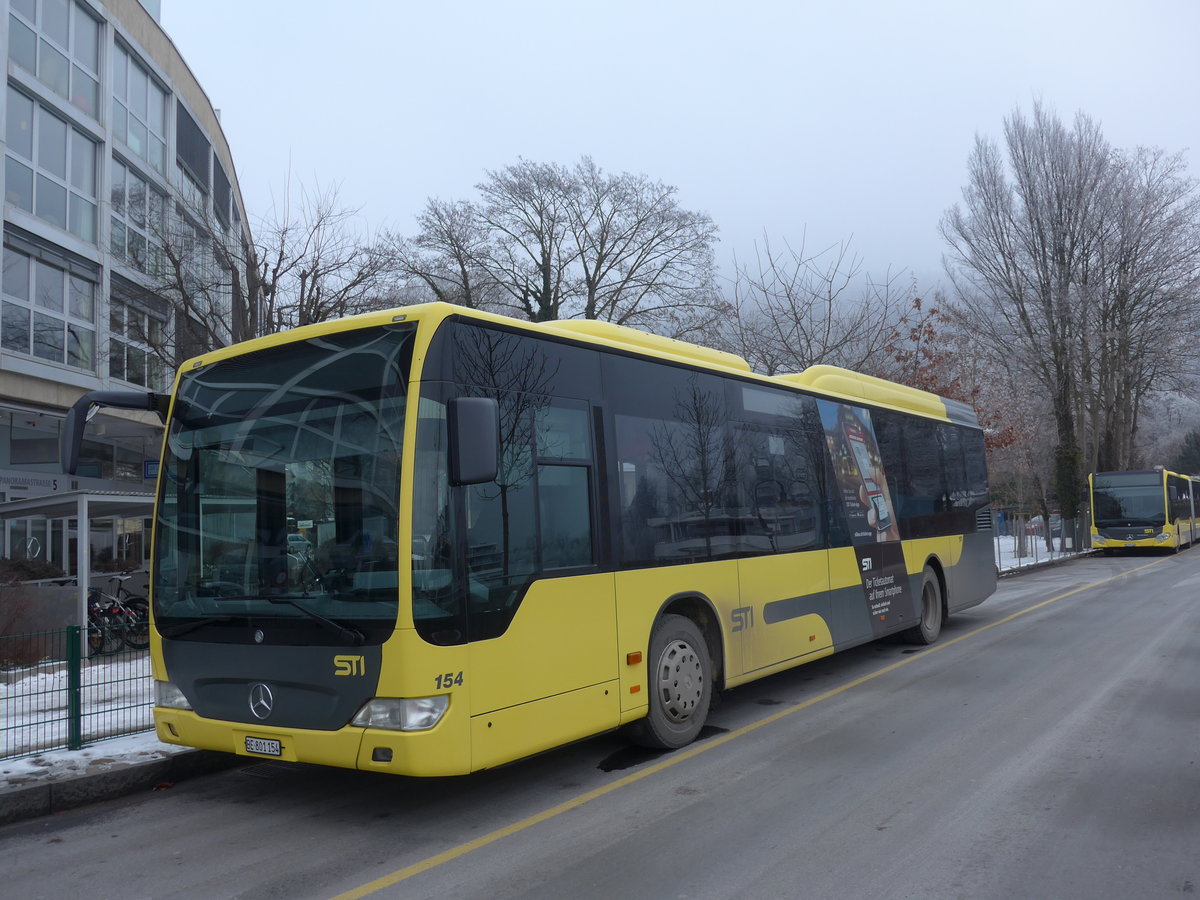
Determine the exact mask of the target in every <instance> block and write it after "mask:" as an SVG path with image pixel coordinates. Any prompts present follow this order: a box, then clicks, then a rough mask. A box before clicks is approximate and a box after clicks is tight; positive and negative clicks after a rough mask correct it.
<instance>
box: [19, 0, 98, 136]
mask: <svg viewBox="0 0 1200 900" xmlns="http://www.w3.org/2000/svg"><path fill="white" fill-rule="evenodd" d="M10 8H11V10H12V12H11V13H10V14H9V17H8V58H9V59H11V60H12V61H13V62H14V63H16V64H17V65H18V66H20V67H21V68H22V69H25V70H26V71H27V72H29V73H30V74H31V75H34V76H36V77H37V79H38V80H39V81H41V82H42V84H44V85H46V87H48V88H49V89H50V90H52V91H53V92H54V93H56V94H58V95H59V96H60V97H63V98H64V99H66V100H68V101H70V102H71V104H72V105H74V106H75V107H77V108H78V109H80V110H82V111H83V112H85V113H87V114H88V115H89V116H91V117H92V118H93V119H98V118H99V117H100V23H99V22H98V21H96V19H95V18H93V17H92V15H91V14H90V13H89V12H88V11H87V8H86V7H84V6H83V5H82V4H79V3H71V2H69V0H21V2H14V3H12V4H10Z"/></svg>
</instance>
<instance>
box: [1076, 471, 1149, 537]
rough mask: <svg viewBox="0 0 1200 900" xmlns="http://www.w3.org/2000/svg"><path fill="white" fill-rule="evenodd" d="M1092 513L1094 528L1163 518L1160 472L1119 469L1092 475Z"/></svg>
mask: <svg viewBox="0 0 1200 900" xmlns="http://www.w3.org/2000/svg"><path fill="white" fill-rule="evenodd" d="M1092 503H1093V504H1094V506H1095V510H1094V512H1093V517H1094V518H1095V522H1096V526H1097V527H1098V528H1104V527H1115V526H1122V525H1124V526H1134V525H1144V526H1147V527H1160V526H1162V525H1163V524H1164V523H1165V522H1166V509H1165V501H1164V499H1163V480H1162V476H1161V475H1159V474H1157V473H1155V472H1120V473H1114V474H1111V475H1095V476H1093V478H1092Z"/></svg>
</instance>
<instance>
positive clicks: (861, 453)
mask: <svg viewBox="0 0 1200 900" xmlns="http://www.w3.org/2000/svg"><path fill="white" fill-rule="evenodd" d="M842 430H843V431H844V433H845V435H846V442H847V443H848V444H849V446H850V452H851V453H853V454H854V461H855V462H856V463H857V464H858V473H859V477H860V478H862V487H863V492H864V493H865V494H866V499H867V505H868V506H870V507H871V509H872V510H874V512H875V529H876V530H877V531H887V530H888V529H889V528H891V527H892V512H891V509H890V508H889V507H888V501H887V495H886V494H885V493H884V490H883V486H882V485H881V484H880V483H879V482H877V481H876V480H875V478H874V473H875V468H876V467H875V465H874V464H873V463H872V461H871V451H870V450H869V449H868V447H867V441H868V439H869V438H868V436H867V433H866V431H865V429H864V428H863V427H862V425H861V424H860V423H859V422H858V421H857V420H853V419H851V420H844V421H843V425H842Z"/></svg>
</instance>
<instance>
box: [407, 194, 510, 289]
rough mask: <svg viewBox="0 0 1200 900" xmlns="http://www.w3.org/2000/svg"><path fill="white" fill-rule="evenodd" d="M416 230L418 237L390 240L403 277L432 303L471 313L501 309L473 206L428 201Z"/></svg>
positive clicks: (487, 249)
mask: <svg viewBox="0 0 1200 900" xmlns="http://www.w3.org/2000/svg"><path fill="white" fill-rule="evenodd" d="M417 225H418V227H419V231H418V232H417V235H416V237H414V238H411V239H409V238H404V237H400V236H397V235H392V236H391V237H390V239H389V240H390V242H391V250H392V253H393V254H394V256H395V260H396V267H397V270H398V273H399V274H400V275H401V276H402V277H405V278H409V279H412V280H415V281H417V282H419V283H420V284H421V285H422V286H423V287H424V288H425V289H426V290H427V291H428V292H429V293H430V294H432V296H433V298H434V299H435V300H442V301H444V302H446V303H457V304H459V305H460V306H468V307H471V308H472V309H488V308H498V307H499V306H501V305H502V304H501V302H500V301H499V299H498V298H497V296H496V295H497V290H498V288H499V286H498V285H497V283H496V281H495V279H494V278H493V277H492V274H491V272H490V271H489V270H488V268H487V266H486V265H485V261H486V260H488V259H489V258H491V257H492V256H493V250H492V248H491V247H490V242H491V236H490V233H489V231H488V229H487V227H486V226H485V225H484V223H483V220H482V216H481V215H480V211H479V209H478V208H477V207H476V206H475V205H474V204H472V203H468V202H466V201H464V200H457V201H451V202H447V201H443V200H437V199H432V198H431V199H430V200H429V201H428V202H427V203H426V205H425V209H424V210H423V211H422V212H421V214H420V215H419V216H417Z"/></svg>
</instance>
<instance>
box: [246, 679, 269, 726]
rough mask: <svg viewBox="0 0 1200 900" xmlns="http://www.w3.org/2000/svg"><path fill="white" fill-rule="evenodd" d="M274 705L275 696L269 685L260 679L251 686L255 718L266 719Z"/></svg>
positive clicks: (252, 708) (251, 703)
mask: <svg viewBox="0 0 1200 900" xmlns="http://www.w3.org/2000/svg"><path fill="white" fill-rule="evenodd" d="M274 706H275V697H274V696H272V694H271V689H270V688H269V687H267V686H266V685H265V684H263V683H262V682H261V681H260V682H259V683H258V684H256V685H253V686H252V687H251V688H250V712H252V713H254V718H256V719H265V718H266V717H267V716H269V715H270V714H271V709H272V708H273V707H274Z"/></svg>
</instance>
